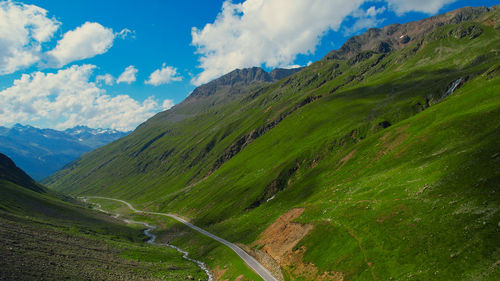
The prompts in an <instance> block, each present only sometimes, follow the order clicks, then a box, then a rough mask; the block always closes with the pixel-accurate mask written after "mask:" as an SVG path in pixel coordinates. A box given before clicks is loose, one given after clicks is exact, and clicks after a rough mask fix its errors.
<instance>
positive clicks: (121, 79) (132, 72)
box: [116, 65, 139, 84]
mask: <svg viewBox="0 0 500 281" xmlns="http://www.w3.org/2000/svg"><path fill="white" fill-rule="evenodd" d="M137 72H139V70H137V68H135V67H134V66H133V65H130V66H128V67H127V68H125V70H124V71H123V73H122V74H120V76H118V79H116V83H127V84H130V83H132V82H135V80H136V77H135V76H136V74H137Z"/></svg>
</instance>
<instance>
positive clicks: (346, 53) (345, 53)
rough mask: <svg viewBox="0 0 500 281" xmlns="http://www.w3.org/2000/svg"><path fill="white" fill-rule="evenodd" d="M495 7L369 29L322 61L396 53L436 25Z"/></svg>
mask: <svg viewBox="0 0 500 281" xmlns="http://www.w3.org/2000/svg"><path fill="white" fill-rule="evenodd" d="M497 8H498V7H496V6H494V7H491V8H486V7H474V8H472V7H466V8H462V9H458V10H455V11H451V12H448V13H446V14H442V15H438V16H434V17H430V18H427V19H423V20H419V21H414V22H409V23H405V24H391V25H388V26H386V27H384V28H381V29H379V28H370V29H368V30H367V31H366V32H365V33H363V34H361V35H358V36H353V37H351V38H350V39H349V40H347V41H346V43H345V44H344V45H343V46H342V47H340V49H338V50H334V51H331V52H330V53H328V54H327V55H326V56H325V57H324V58H323V59H325V60H330V59H339V60H344V59H351V58H353V57H355V56H356V55H358V54H359V53H361V52H364V51H373V52H376V53H388V52H391V51H393V50H400V49H402V48H404V47H406V46H407V45H408V44H410V43H412V42H418V41H420V40H422V39H424V37H425V36H426V35H427V34H429V33H431V32H433V31H434V30H436V29H437V28H438V27H440V26H443V25H446V24H459V23H462V22H464V21H469V20H476V19H479V18H481V16H483V15H484V14H486V13H488V12H489V11H491V10H494V9H497ZM464 32H465V33H466V31H463V32H462V33H464ZM462 33H460V34H462ZM469 33H471V34H475V35H477V34H480V31H479V30H477V29H474V30H470V31H469Z"/></svg>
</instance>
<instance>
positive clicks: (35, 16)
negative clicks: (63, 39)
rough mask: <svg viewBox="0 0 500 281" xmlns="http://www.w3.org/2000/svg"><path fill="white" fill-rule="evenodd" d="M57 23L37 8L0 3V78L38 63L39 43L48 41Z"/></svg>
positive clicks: (45, 12) (9, 2)
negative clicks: (2, 75)
mask: <svg viewBox="0 0 500 281" xmlns="http://www.w3.org/2000/svg"><path fill="white" fill-rule="evenodd" d="M60 24H61V23H60V22H58V21H57V20H56V19H54V18H48V17H47V11H46V10H44V9H42V8H40V7H37V6H34V5H25V4H18V3H14V2H11V1H3V2H0V75H1V74H9V73H13V72H15V71H17V70H20V69H23V68H26V67H29V66H31V65H33V64H34V63H36V62H38V61H39V60H40V52H41V44H42V43H44V42H48V41H50V39H51V38H52V36H53V35H54V33H55V32H56V31H57V29H58V28H59V26H60Z"/></svg>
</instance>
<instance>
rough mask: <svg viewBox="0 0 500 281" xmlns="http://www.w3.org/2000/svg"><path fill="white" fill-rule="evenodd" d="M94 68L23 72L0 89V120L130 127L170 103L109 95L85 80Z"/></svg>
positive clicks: (60, 126) (43, 124) (56, 125)
mask: <svg viewBox="0 0 500 281" xmlns="http://www.w3.org/2000/svg"><path fill="white" fill-rule="evenodd" d="M95 68H96V67H95V66H93V65H82V66H77V65H73V66H71V67H69V68H66V69H61V70H59V71H57V72H56V73H43V72H35V73H32V74H23V75H22V76H21V78H20V79H18V80H15V81H14V83H13V85H12V86H11V87H9V88H7V89H5V90H3V91H1V92H0V104H2V111H1V112H0V124H5V125H11V124H14V123H18V122H19V123H26V124H32V125H36V126H39V127H50V128H56V129H64V128H68V127H74V126H76V125H86V126H89V127H93V128H97V127H100V128H113V129H118V130H131V129H134V128H135V127H136V126H137V125H138V124H140V123H141V122H143V121H145V120H146V119H147V118H149V117H151V116H152V115H154V114H155V113H156V112H159V111H161V110H163V109H164V108H167V107H169V106H171V105H172V104H173V103H172V101H171V100H164V101H163V102H158V101H157V100H156V99H154V98H153V97H149V98H147V99H146V100H145V101H143V102H142V103H141V102H138V101H136V100H134V99H132V98H131V97H130V96H127V95H118V96H110V95H108V94H106V91H105V90H103V89H101V88H99V87H98V86H97V85H96V84H95V83H93V82H90V81H89V78H90V76H91V75H92V73H93V70H94V69H95Z"/></svg>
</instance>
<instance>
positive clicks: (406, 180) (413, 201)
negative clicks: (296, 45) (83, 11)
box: [0, 2, 500, 281]
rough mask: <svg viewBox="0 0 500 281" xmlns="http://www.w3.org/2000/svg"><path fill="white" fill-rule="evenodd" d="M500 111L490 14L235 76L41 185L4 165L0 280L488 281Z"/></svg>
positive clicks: (499, 187)
mask: <svg viewBox="0 0 500 281" xmlns="http://www.w3.org/2000/svg"><path fill="white" fill-rule="evenodd" d="M225 5H226V7H229V6H230V3H229V2H228V3H226V4H225ZM384 7H385V6H384ZM387 7H391V6H390V5H389V6H387ZM225 16H227V15H225ZM223 18H224V17H223V16H221V19H223ZM216 27H217V26H216V25H214V26H211V28H216ZM192 32H193V34H196V28H194V29H192ZM198 35H199V36H201V35H200V34H198ZM148 83H149V82H148ZM148 83H146V82H145V84H148ZM499 116H500V6H498V5H497V6H491V7H462V8H459V9H456V10H453V11H449V12H447V13H443V14H440V15H436V16H432V17H429V18H425V19H422V20H419V21H413V22H407V23H404V24H391V25H388V26H386V27H383V28H370V29H367V30H366V31H365V32H364V33H362V34H360V35H356V36H353V37H351V38H350V39H348V40H347V41H346V42H345V43H344V44H343V45H342V46H341V47H340V48H338V49H336V50H332V51H331V52H329V53H327V54H326V55H325V56H324V57H323V58H322V59H320V60H318V61H315V62H311V63H309V64H308V65H307V66H304V67H295V68H294V67H291V68H289V69H282V68H276V69H274V70H271V71H267V70H265V69H264V68H262V67H251V68H238V69H235V70H233V71H230V72H229V73H227V74H225V75H222V76H221V77H219V78H216V79H214V80H211V81H210V82H208V83H205V84H202V85H200V86H198V87H197V88H196V89H194V90H193V91H192V92H191V94H190V95H189V96H187V97H186V98H185V99H184V100H183V101H182V102H180V103H178V104H176V105H175V106H173V107H171V108H170V109H168V110H164V111H161V112H159V113H157V114H156V115H154V116H152V117H151V118H149V119H148V120H147V121H145V122H144V123H142V124H140V125H139V126H138V127H137V128H136V129H135V130H134V131H132V132H131V133H130V134H127V135H126V136H123V137H121V138H119V139H117V140H115V141H113V142H110V143H108V144H106V145H103V146H101V147H98V148H96V149H95V150H92V151H90V152H87V153H85V154H83V155H81V157H79V158H78V159H76V160H74V161H72V162H71V163H70V164H68V165H66V166H64V167H63V168H62V169H60V170H58V171H57V172H55V173H53V174H51V175H50V176H49V177H47V178H45V179H43V180H42V181H41V183H37V182H35V181H34V180H33V179H31V178H30V177H29V176H28V175H26V174H25V173H24V172H23V171H22V170H21V169H19V168H17V167H16V165H15V164H14V163H13V162H12V161H11V160H10V159H9V158H8V157H7V156H3V155H2V154H0V156H1V157H0V160H2V161H0V195H1V197H0V237H2V239H0V243H1V245H0V246H1V247H0V251H1V252H0V256H2V257H7V258H3V259H1V261H0V268H1V269H0V280H12V279H19V280H21V279H23V280H42V279H44V280H45V279H48V280H63V279H69V280H88V279H90V280H207V279H208V280H212V279H213V280H238V281H243V280H272V281H275V280H280V281H292V280H297V281H299V280H300V281H302V280H320V281H321V280H334V281H347V280H482V281H489V280H491V281H493V280H498V276H500V262H499V261H500V244H499V241H500V196H499V195H498V194H499V193H500V169H498V167H499V164H500V119H499ZM78 198H79V199H81V200H78ZM96 206H97V207H96ZM126 222H128V223H126ZM26 265H28V266H26ZM26 268H28V270H26ZM206 270H208V271H209V272H206Z"/></svg>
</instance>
